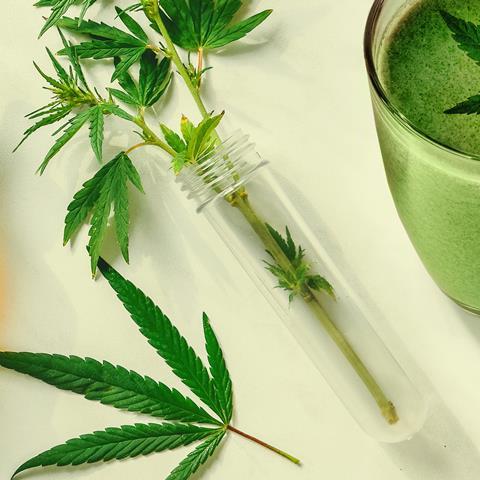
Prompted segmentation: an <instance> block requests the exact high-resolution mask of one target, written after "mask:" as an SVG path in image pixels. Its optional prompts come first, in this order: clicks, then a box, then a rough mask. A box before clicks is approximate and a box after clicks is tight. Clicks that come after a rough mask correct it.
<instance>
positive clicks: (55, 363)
mask: <svg viewBox="0 0 480 480" xmlns="http://www.w3.org/2000/svg"><path fill="white" fill-rule="evenodd" d="M98 265H99V268H100V270H101V272H102V274H103V275H104V277H105V278H106V279H107V280H108V282H109V284H110V286H111V287H112V288H113V290H114V291H115V292H116V293H117V296H118V298H119V299H120V301H121V302H122V303H123V305H124V307H125V309H126V310H127V311H128V313H129V314H130V316H131V318H132V320H133V321H134V322H135V323H136V324H137V326H138V327H139V329H140V332H141V333H142V334H143V336H144V337H145V338H146V339H147V340H148V343H149V344H150V345H151V346H152V347H153V348H154V349H155V350H156V351H157V353H158V354H159V355H160V356H161V357H162V358H163V359H164V360H165V362H166V363H167V364H168V366H169V367H170V368H171V369H172V371H173V373H174V374H175V375H176V376H177V377H178V378H179V379H180V380H181V381H182V382H183V384H184V385H186V386H187V387H188V388H189V389H190V391H191V392H192V393H193V394H194V395H195V396H196V397H197V398H198V399H199V400H201V401H202V402H203V404H205V405H206V407H208V408H209V409H210V410H211V412H209V411H207V410H206V409H205V408H204V407H203V406H201V405H199V404H198V403H196V402H195V401H194V400H192V399H191V398H189V397H186V396H184V395H183V394H182V393H180V392H179V391H178V390H176V389H173V388H170V387H168V386H167V385H165V384H164V383H161V382H158V381H156V380H153V379H152V378H150V377H146V376H142V375H140V374H138V373H136V372H133V371H130V370H128V369H126V368H124V367H121V366H115V365H112V364H111V363H109V362H105V361H104V362H99V361H97V360H94V359H92V358H85V359H84V358H79V357H74V356H70V357H67V356H63V355H49V354H45V353H14V352H0V365H1V366H3V367H5V368H9V369H12V370H16V371H17V372H20V373H24V374H27V375H30V376H31V377H34V378H37V379H39V380H42V381H43V382H45V383H48V384H49V385H52V386H54V387H56V388H59V389H61V390H68V391H71V392H74V393H77V394H79V395H83V396H84V397H85V398H86V399H87V400H92V401H96V402H100V403H102V404H103V405H110V406H112V407H115V408H118V409H120V410H125V411H128V412H136V413H140V414H144V415H149V416H151V417H154V418H157V419H158V418H161V419H163V420H166V421H167V422H164V423H136V424H134V425H124V426H122V427H114V428H106V429H105V430H102V431H97V432H94V433H91V434H87V435H81V436H79V437H78V438H74V439H71V440H68V441H67V442H65V443H64V444H62V445H57V446H56V447H53V448H51V449H50V450H47V451H45V452H43V453H40V454H39V455H37V456H35V457H33V458H32V459H30V460H28V461H27V462H25V463H24V464H23V465H21V466H20V467H18V468H17V470H16V471H15V473H14V474H13V477H16V476H17V475H18V474H20V473H21V472H24V471H26V470H29V469H32V468H36V467H48V466H57V467H66V466H78V465H83V464H93V463H100V462H109V461H112V460H124V459H127V458H134V457H138V456H145V455H150V454H152V453H159V452H163V451H166V450H173V449H175V448H179V447H182V446H187V445H191V444H193V443H198V442H202V443H200V444H199V445H198V446H197V447H196V448H195V449H194V450H193V451H191V452H190V453H189V454H188V455H187V457H186V458H185V459H184V460H182V461H181V462H180V464H179V465H178V466H177V467H176V468H175V469H174V470H173V471H172V472H171V473H170V475H169V476H168V477H167V480H186V479H188V478H189V477H190V476H191V475H193V474H194V473H195V472H196V471H197V470H198V468H199V467H200V466H201V465H202V464H204V463H205V462H206V461H207V460H208V459H209V457H210V456H212V455H213V453H214V452H215V450H216V449H217V448H218V447H219V445H220V444H221V442H222V440H223V438H224V437H225V435H227V434H228V433H229V432H234V433H236V434H239V435H241V436H243V437H245V438H247V439H249V440H251V441H253V442H255V443H257V444H259V445H261V446H263V447H265V448H268V449H269V450H271V451H273V452H275V453H277V454H279V455H281V456H282V457H284V458H286V459H288V460H290V461H291V462H293V463H295V464H297V465H299V464H300V460H298V459H296V458H295V457H292V456H291V455H289V454H287V453H285V452H283V451H281V450H279V449H277V448H275V447H272V446H271V445H269V444H267V443H265V442H263V441H261V440H258V439H257V438H255V437H252V436H251V435H248V434H246V433H244V432H242V431H240V430H238V429H237V428H235V427H233V426H232V425H231V421H232V416H233V388H232V381H231V379H230V374H229V372H228V369H227V366H226V363H225V359H224V356H223V352H222V349H221V347H220V344H219V342H218V340H217V337H216V336H215V333H214V331H213V329H212V327H211V325H210V320H209V318H208V316H207V315H206V314H204V315H203V329H204V335H205V348H206V351H207V356H208V369H207V367H206V366H205V365H204V363H203V361H202V360H201V358H200V357H199V356H198V355H197V354H196V353H195V351H194V350H193V348H192V347H191V346H190V345H189V344H188V343H187V340H185V338H184V337H182V335H181V334H180V332H179V331H178V330H177V328H176V327H175V326H174V325H173V324H172V322H171V321H170V320H169V318H168V317H167V316H166V315H165V314H164V313H163V312H162V311H161V310H160V308H158V307H157V306H156V305H155V304H154V303H153V302H152V300H150V298H148V297H147V296H146V295H145V294H144V293H143V292H142V291H141V290H139V289H138V288H137V287H135V285H133V283H131V282H129V281H128V280H126V279H125V278H123V277H122V276H121V275H120V274H119V273H118V272H117V271H116V270H114V269H113V268H112V267H111V266H110V265H108V264H107V263H106V262H105V261H103V260H102V259H101V258H100V259H99V263H98ZM207 425H209V426H207ZM13 477H12V478H13Z"/></svg>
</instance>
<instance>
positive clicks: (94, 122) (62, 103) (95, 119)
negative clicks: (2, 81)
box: [15, 36, 133, 173]
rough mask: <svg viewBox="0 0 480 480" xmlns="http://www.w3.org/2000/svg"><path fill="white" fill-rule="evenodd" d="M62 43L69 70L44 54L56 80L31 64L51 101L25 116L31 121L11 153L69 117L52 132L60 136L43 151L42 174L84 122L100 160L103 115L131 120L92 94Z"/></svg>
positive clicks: (118, 109) (80, 69)
mask: <svg viewBox="0 0 480 480" xmlns="http://www.w3.org/2000/svg"><path fill="white" fill-rule="evenodd" d="M62 40H63V42H64V45H66V48H67V49H68V60H69V63H70V67H69V70H68V71H67V70H65V68H63V66H62V65H61V64H60V62H59V61H58V60H57V59H56V58H55V56H54V55H53V54H52V52H51V51H50V50H48V49H47V53H48V55H49V57H50V60H51V62H52V65H53V67H54V69H55V72H56V75H57V78H53V77H51V76H49V75H47V74H45V73H44V72H43V71H42V70H41V69H40V67H39V66H38V65H36V64H35V68H36V69H37V71H38V72H39V73H40V75H41V76H42V77H43V78H44V80H46V82H47V84H48V87H46V88H47V89H48V90H50V91H51V92H52V93H53V101H52V102H50V103H48V104H47V105H45V106H43V107H41V108H39V109H37V110H35V111H33V112H31V113H29V114H28V115H27V118H28V119H30V120H34V121H35V122H34V124H33V125H32V126H31V127H29V128H28V129H27V130H26V131H25V132H24V136H23V139H22V141H21V142H20V143H19V145H18V146H17V147H16V148H15V150H17V149H18V148H19V147H20V145H21V144H22V143H23V142H24V141H25V140H26V139H27V138H28V137H30V135H32V134H33V133H35V132H36V131H37V130H39V129H40V128H42V127H46V126H48V125H53V124H55V123H58V122H60V121H62V120H64V119H66V118H67V117H68V116H69V115H70V114H73V116H72V117H70V118H69V119H68V120H67V121H66V123H64V124H63V125H62V126H61V127H60V128H59V129H58V130H57V131H56V132H54V135H58V134H59V133H61V135H60V136H58V138H56V140H55V142H54V144H53V146H52V147H51V148H50V150H49V151H48V152H47V154H46V156H45V158H44V160H43V162H42V163H41V165H40V167H39V169H38V170H39V172H40V173H43V172H44V171H45V169H46V168H47V166H48V164H49V163H50V160H51V159H52V158H53V157H54V156H55V155H57V153H59V152H60V150H61V149H62V148H63V147H64V146H65V145H66V144H67V143H68V142H69V141H70V140H71V139H72V138H73V137H74V136H75V135H76V134H77V133H78V132H79V130H80V129H81V128H82V127H83V126H84V125H85V124H86V123H90V143H91V145H92V149H93V152H94V153H95V156H96V157H97V159H98V161H101V160H102V150H103V137H104V133H103V132H104V116H106V115H111V114H113V115H116V116H118V117H120V118H123V119H125V120H129V121H132V120H133V117H132V116H131V115H130V114H129V113H127V112H125V111H124V110H122V109H121V108H120V107H118V106H117V105H115V104H114V103H113V102H112V101H107V100H104V99H103V98H102V97H100V96H99V95H98V94H95V93H93V92H92V90H91V89H90V87H89V86H88V84H87V81H86V79H85V75H84V73H83V70H82V67H81V66H80V64H79V62H78V58H77V57H76V55H75V52H74V51H73V50H71V47H70V44H69V43H68V42H67V41H66V40H65V38H64V37H63V36H62Z"/></svg>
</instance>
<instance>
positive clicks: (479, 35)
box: [440, 11, 480, 115]
mask: <svg viewBox="0 0 480 480" xmlns="http://www.w3.org/2000/svg"><path fill="white" fill-rule="evenodd" d="M440 14H441V15H442V17H443V19H444V20H445V23H446V24H447V25H448V28H449V29H450V31H451V32H452V36H453V38H454V40H455V41H456V42H457V44H458V47H459V48H460V49H461V50H463V51H464V52H465V53H466V54H467V55H468V56H469V57H470V58H471V59H472V60H475V62H476V63H477V64H478V65H479V66H480V25H475V24H474V23H472V22H467V21H465V20H462V19H461V18H457V17H455V16H453V15H451V14H450V13H448V12H445V11H441V12H440ZM445 113H448V114H464V115H473V114H477V115H478V114H480V94H478V95H473V96H471V97H469V98H467V99H466V100H465V101H463V102H460V103H458V104H457V105H455V106H454V107H452V108H449V109H448V110H446V111H445Z"/></svg>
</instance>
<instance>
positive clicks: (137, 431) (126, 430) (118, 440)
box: [13, 423, 216, 477]
mask: <svg viewBox="0 0 480 480" xmlns="http://www.w3.org/2000/svg"><path fill="white" fill-rule="evenodd" d="M215 432H216V430H215V429H212V428H205V427H197V426H195V425H182V424H168V423H164V424H155V423H149V424H141V423H137V424H135V425H124V426H122V427H120V428H107V429H105V430H103V431H97V432H94V433H91V434H88V435H82V436H80V437H78V438H74V439H71V440H67V442H65V443H64V444H62V445H58V446H56V447H53V448H52V449H50V450H47V451H46V452H43V453H41V454H40V455H37V456H36V457H34V458H32V459H31V460H29V461H28V462H25V463H24V464H23V465H21V466H20V467H19V468H18V469H17V470H16V471H15V473H14V474H13V476H14V477H15V476H16V475H18V474H19V473H21V472H24V471H25V470H29V469H31V468H35V467H48V466H53V465H54V466H57V467H66V466H69V465H72V466H77V465H82V464H86V463H90V464H91V463H98V462H109V461H111V460H124V459H125V458H135V457H138V456H146V455H150V454H152V453H159V452H163V451H165V450H173V449H175V448H178V447H181V446H187V445H190V444H192V443H194V442H197V441H199V440H203V439H205V438H208V437H209V436H212V434H214V433H215Z"/></svg>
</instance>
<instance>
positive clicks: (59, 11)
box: [35, 0, 96, 37]
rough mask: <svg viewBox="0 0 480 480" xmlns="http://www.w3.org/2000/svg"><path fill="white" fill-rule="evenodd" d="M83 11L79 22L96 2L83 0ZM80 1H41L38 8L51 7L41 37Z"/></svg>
mask: <svg viewBox="0 0 480 480" xmlns="http://www.w3.org/2000/svg"><path fill="white" fill-rule="evenodd" d="M81 2H82V10H81V13H80V17H79V19H78V20H79V22H80V23H81V21H82V20H83V18H84V16H85V14H86V13H87V10H88V9H89V8H90V7H91V6H92V5H93V4H94V3H95V2H96V0H81ZM77 3H78V0H40V1H38V2H37V3H35V6H36V7H51V10H52V11H51V14H50V17H48V18H47V20H46V21H45V24H44V26H43V28H42V30H41V31H40V35H39V37H41V36H42V35H43V34H44V33H45V32H46V31H47V30H49V29H50V28H51V27H53V26H54V25H56V24H57V23H58V21H59V20H60V18H61V17H62V16H63V15H64V14H65V13H66V12H67V11H68V9H69V8H70V7H71V6H73V5H75V4H77Z"/></svg>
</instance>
